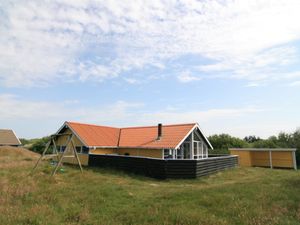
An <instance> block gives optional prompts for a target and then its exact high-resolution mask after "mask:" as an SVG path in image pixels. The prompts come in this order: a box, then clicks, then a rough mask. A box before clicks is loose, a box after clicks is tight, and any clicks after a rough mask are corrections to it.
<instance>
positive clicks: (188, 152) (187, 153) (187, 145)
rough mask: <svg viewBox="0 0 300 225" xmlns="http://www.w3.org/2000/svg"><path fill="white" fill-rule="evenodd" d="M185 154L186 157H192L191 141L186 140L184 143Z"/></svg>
mask: <svg viewBox="0 0 300 225" xmlns="http://www.w3.org/2000/svg"><path fill="white" fill-rule="evenodd" d="M183 154H184V159H190V157H191V149H190V143H189V142H184V143H183Z"/></svg>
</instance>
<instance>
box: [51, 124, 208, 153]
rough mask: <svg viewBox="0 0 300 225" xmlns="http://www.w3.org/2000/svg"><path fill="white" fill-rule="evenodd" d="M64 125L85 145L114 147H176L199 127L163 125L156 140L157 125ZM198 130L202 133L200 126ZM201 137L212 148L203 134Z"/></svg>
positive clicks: (191, 125)
mask: <svg viewBox="0 0 300 225" xmlns="http://www.w3.org/2000/svg"><path fill="white" fill-rule="evenodd" d="M65 126H67V127H69V128H70V129H71V130H72V131H73V132H74V133H75V135H76V136H77V137H78V138H79V139H80V140H81V141H82V142H83V144H85V145H86V146H89V147H115V148H178V147H179V145H180V144H181V143H182V142H183V141H184V140H185V139H186V137H187V136H188V135H189V134H190V133H191V132H192V131H193V130H194V129H195V128H199V126H198V124H197V123H189V124H174V125H163V126H162V137H161V138H160V139H159V140H157V129H158V128H157V126H144V127H126V128H114V127H107V126H98V125H91V124H83V123H76V122H65V123H64V125H63V126H62V128H63V127H65ZM62 128H61V129H59V130H58V132H57V133H59V132H60V131H61V130H62ZM199 131H200V133H201V134H202V132H201V130H200V128H199ZM202 135H203V134H202ZM203 138H204V140H205V142H207V144H208V146H209V147H210V148H212V146H211V144H210V143H209V141H208V140H207V138H206V137H205V136H204V135H203Z"/></svg>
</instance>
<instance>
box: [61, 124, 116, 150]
mask: <svg viewBox="0 0 300 225" xmlns="http://www.w3.org/2000/svg"><path fill="white" fill-rule="evenodd" d="M66 124H67V125H68V126H69V127H70V128H71V129H72V130H73V131H74V132H75V133H76V134H77V135H78V136H79V138H80V139H81V140H82V141H83V142H84V144H86V145H87V146H103V147H117V146H118V142H119V133H120V129H119V128H114V127H106V126H98V125H92V124H83V123H75V122H66Z"/></svg>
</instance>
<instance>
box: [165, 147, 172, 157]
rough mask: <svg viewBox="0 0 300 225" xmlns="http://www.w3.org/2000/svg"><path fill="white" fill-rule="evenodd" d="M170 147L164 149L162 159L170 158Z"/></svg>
mask: <svg viewBox="0 0 300 225" xmlns="http://www.w3.org/2000/svg"><path fill="white" fill-rule="evenodd" d="M172 158H173V156H172V149H164V159H172Z"/></svg>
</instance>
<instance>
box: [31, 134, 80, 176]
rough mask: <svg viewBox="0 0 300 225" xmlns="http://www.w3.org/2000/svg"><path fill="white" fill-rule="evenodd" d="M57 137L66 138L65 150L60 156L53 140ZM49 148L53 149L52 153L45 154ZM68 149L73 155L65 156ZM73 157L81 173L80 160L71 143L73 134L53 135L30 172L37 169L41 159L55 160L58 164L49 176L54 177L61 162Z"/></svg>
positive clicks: (72, 142)
mask: <svg viewBox="0 0 300 225" xmlns="http://www.w3.org/2000/svg"><path fill="white" fill-rule="evenodd" d="M59 136H68V138H67V142H66V145H65V146H66V149H65V151H63V153H62V154H61V155H59V153H58V151H57V147H56V144H55V140H56V139H57V137H59ZM51 147H52V149H53V151H52V152H53V154H46V153H47V151H48V150H49V149H51ZM69 149H70V151H71V152H72V153H74V154H73V155H66V154H65V153H66V152H68V150H69ZM74 157H75V158H76V160H77V163H78V166H79V168H80V171H81V172H83V170H82V166H81V163H80V159H79V157H78V153H77V151H76V148H75V144H74V141H73V134H54V135H51V137H50V141H49V142H48V143H47V144H46V147H45V149H44V151H43V153H42V155H41V157H40V158H39V159H38V161H37V162H36V164H35V166H34V167H33V169H32V172H34V171H35V169H36V168H37V167H38V165H39V163H40V162H41V160H42V159H47V158H48V159H49V158H56V159H57V161H58V162H57V165H56V167H55V168H54V170H53V172H52V174H51V176H54V175H55V174H56V172H57V170H58V168H59V167H60V165H61V164H62V161H63V159H64V158H74Z"/></svg>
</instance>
